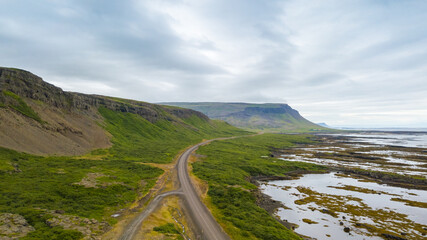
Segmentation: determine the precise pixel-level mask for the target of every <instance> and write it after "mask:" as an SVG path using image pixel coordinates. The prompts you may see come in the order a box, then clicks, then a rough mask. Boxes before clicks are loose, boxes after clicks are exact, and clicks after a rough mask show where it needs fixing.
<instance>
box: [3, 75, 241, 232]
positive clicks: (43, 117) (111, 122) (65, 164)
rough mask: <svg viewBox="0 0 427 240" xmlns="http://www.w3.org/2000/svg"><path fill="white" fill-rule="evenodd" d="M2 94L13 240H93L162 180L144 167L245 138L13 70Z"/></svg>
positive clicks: (196, 119) (195, 118) (6, 208)
mask: <svg viewBox="0 0 427 240" xmlns="http://www.w3.org/2000/svg"><path fill="white" fill-rule="evenodd" d="M0 89H1V91H0V119H1V121H0V196H1V197H0V226H2V224H3V223H4V222H11V223H12V224H15V225H16V224H21V225H19V227H17V226H15V225H14V226H13V227H11V229H18V230H17V231H18V232H13V233H11V234H12V235H13V236H14V237H15V238H21V239H58V240H59V239H61V240H62V239H81V238H83V237H84V238H85V239H99V236H100V235H101V234H102V233H104V232H105V231H107V230H109V229H111V226H112V225H113V224H115V223H116V219H115V218H114V217H112V216H111V215H112V214H115V213H117V212H120V211H122V210H123V209H125V208H127V207H129V206H130V205H131V204H132V203H133V202H134V201H135V200H137V199H140V198H142V197H143V196H144V195H145V194H147V193H148V191H149V190H150V189H151V188H152V187H153V186H154V184H155V183H156V181H157V179H158V177H159V176H160V175H161V174H162V173H163V170H161V169H159V168H156V167H153V166H150V165H147V164H144V163H170V162H171V161H172V160H173V158H174V157H175V156H176V155H177V154H178V152H179V151H181V150H182V149H184V148H186V147H187V146H189V145H191V144H194V143H197V142H200V141H202V140H203V139H210V138H215V137H226V136H233V135H244V134H249V132H247V131H244V130H241V129H238V128H236V127H233V126H231V125H229V124H227V123H225V122H223V121H218V120H210V119H209V118H208V117H207V116H205V115H204V114H202V113H200V112H196V111H194V110H189V109H182V108H178V107H169V106H160V105H156V104H150V103H145V102H139V101H133V100H127V99H118V98H111V97H105V96H97V95H86V94H80V93H71V92H65V91H62V90H61V89H60V88H57V87H55V86H53V85H51V84H48V83H46V82H44V81H43V80H42V79H41V78H39V77H37V76H35V75H33V74H31V73H29V72H27V71H23V70H18V69H8V68H0ZM99 142H103V143H102V144H101V145H100V143H99ZM12 149H13V150H12ZM35 153H40V154H35ZM22 217H23V219H24V220H16V219H19V218H22ZM14 219H15V220H14ZM23 221H24V222H23ZM25 221H26V222H25ZM8 224H9V223H8ZM20 229H21V230H20ZM2 237H3V236H2V235H1V236H0V238H2ZM6 237H7V236H6ZM7 239H8V238H7Z"/></svg>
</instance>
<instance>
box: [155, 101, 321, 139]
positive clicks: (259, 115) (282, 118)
mask: <svg viewBox="0 0 427 240" xmlns="http://www.w3.org/2000/svg"><path fill="white" fill-rule="evenodd" d="M162 104H166V105H171V106H178V107H183V108H190V109H193V110H196V111H200V112H202V113H204V114H206V115H208V116H209V117H210V118H213V119H220V120H224V121H226V122H228V123H230V124H231V125H233V126H236V127H240V128H244V129H249V130H257V131H267V132H288V131H319V130H324V129H325V128H324V127H321V126H319V125H316V124H314V123H312V122H310V121H308V120H307V119H305V118H304V117H302V116H301V115H300V114H299V113H298V111H296V110H295V109H292V108H291V107H290V106H289V105H287V104H276V103H265V104H251V103H218V102H195V103H186V102H174V103H162Z"/></svg>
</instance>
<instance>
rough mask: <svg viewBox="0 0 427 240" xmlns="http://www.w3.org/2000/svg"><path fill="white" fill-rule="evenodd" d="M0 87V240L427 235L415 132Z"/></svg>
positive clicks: (26, 77)
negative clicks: (338, 126) (345, 127)
mask: <svg viewBox="0 0 427 240" xmlns="http://www.w3.org/2000/svg"><path fill="white" fill-rule="evenodd" d="M0 87H1V91H0V120H1V121H0V130H1V131H0V193H1V198H0V239H2V240H3V239H5V240H6V239H7V240H9V239H24V240H27V239H58V240H59V239H106V240H114V239H123V240H124V239H179V240H181V239H186V240H187V239H229V238H230V239H254V240H255V239H269V240H276V239H277V240H279V239H312V238H317V239H336V238H340V239H363V238H365V237H369V238H372V239H419V238H420V237H423V236H425V230H426V223H425V221H424V219H423V218H422V216H423V215H424V212H425V210H424V209H425V208H426V204H427V203H426V201H425V197H426V196H425V193H426V190H427V180H426V174H427V167H426V166H427V158H426V151H427V146H426V142H425V141H426V135H425V133H390V132H343V131H338V130H329V129H327V128H324V127H320V126H318V125H315V124H313V123H311V122H309V121H308V120H306V119H305V118H303V117H302V116H301V115H299V113H298V112H297V111H296V110H294V109H292V108H291V107H289V106H288V105H286V104H261V105H260V104H243V103H224V104H220V103H209V104H208V103H193V104H188V103H187V105H189V107H191V108H193V109H196V110H200V111H202V112H204V113H206V114H207V115H208V116H211V117H213V118H218V119H216V120H212V119H210V118H209V117H208V116H207V115H205V114H204V113H201V112H198V111H196V110H190V109H186V108H182V106H178V107H176V106H169V105H172V104H170V103H168V105H157V104H151V103H146V102H140V101H134V100H128V99H122V98H114V97H107V96H100V95H88V94H81V93H74V92H66V91H63V90H62V89H60V88H57V87H55V86H53V85H51V84H49V83H46V82H44V81H43V80H42V79H41V78H40V77H38V76H36V75H34V74H32V73H30V72H27V71H24V70H19V69H10V68H0ZM176 105H181V104H176ZM185 107H187V106H185ZM223 120H225V121H227V122H225V121H223ZM239 127H241V128H239ZM372 196H377V198H372ZM313 229H316V232H315V233H313ZM320 232H321V233H322V234H321V235H318V234H317V233H320Z"/></svg>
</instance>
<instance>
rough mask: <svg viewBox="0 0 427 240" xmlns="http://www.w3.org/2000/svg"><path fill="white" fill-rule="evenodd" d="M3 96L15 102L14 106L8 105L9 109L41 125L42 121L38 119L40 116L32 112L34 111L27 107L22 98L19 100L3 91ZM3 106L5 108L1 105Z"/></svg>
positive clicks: (12, 94)
mask: <svg viewBox="0 0 427 240" xmlns="http://www.w3.org/2000/svg"><path fill="white" fill-rule="evenodd" d="M3 95H5V96H6V97H10V98H12V99H14V100H15V102H16V103H15V104H10V105H9V107H11V108H13V109H15V110H16V111H18V112H20V113H21V114H23V115H25V116H27V117H29V118H32V119H34V120H36V121H37V122H39V123H43V121H42V119H41V118H40V116H39V115H38V114H37V113H36V112H34V110H33V109H32V108H31V107H30V106H28V105H27V104H26V103H25V102H24V100H22V98H20V97H19V96H18V95H16V94H14V93H13V92H10V91H5V90H3ZM3 106H5V105H4V104H3Z"/></svg>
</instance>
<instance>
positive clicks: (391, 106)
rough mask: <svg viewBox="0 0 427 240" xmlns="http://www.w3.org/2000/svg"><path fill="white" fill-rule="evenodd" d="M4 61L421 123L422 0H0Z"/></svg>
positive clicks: (339, 118)
mask: <svg viewBox="0 0 427 240" xmlns="http://www.w3.org/2000/svg"><path fill="white" fill-rule="evenodd" d="M0 3H1V7H0V65H1V66H7V67H16V68H22V69H26V70H29V71H31V72H33V73H35V74H37V75H39V76H41V77H43V78H44V79H45V80H46V81H48V82H50V83H53V84H55V85H57V86H59V87H61V88H63V89H64V90H69V91H78V92H84V93H96V94H103V95H111V96H117V97H123V98H131V99H138V100H142V101H148V102H165V101H222V102H224V101H237V102H259V103H262V102H283V103H288V104H290V105H291V106H292V107H294V108H296V109H297V110H299V111H300V112H301V114H302V115H303V116H305V117H307V118H308V119H309V120H312V121H314V122H327V123H328V124H330V125H335V126H336V125H340V126H373V127H378V126H385V127H390V126H407V127H427V24H426V23H427V14H426V12H427V1H424V0H419V1H411V0H408V1H398V0H383V1H380V0H378V1H371V0H366V1H362V0H354V1H347V0H322V1H317V0H316V1H315V0H313V1H301V0H290V1H274V0H269V1H261V0H257V1H256V0H251V1H250V0H181V1H178V0H170V1H162V0H158V1H156V0H147V1H136V0H135V1H125V0H121V1H104V0H87V1H77V0H76V1H71V0H68V1H67V0H62V1H60V0H58V1H54V0H38V1H32V0H27V1H24V0H0Z"/></svg>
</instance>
